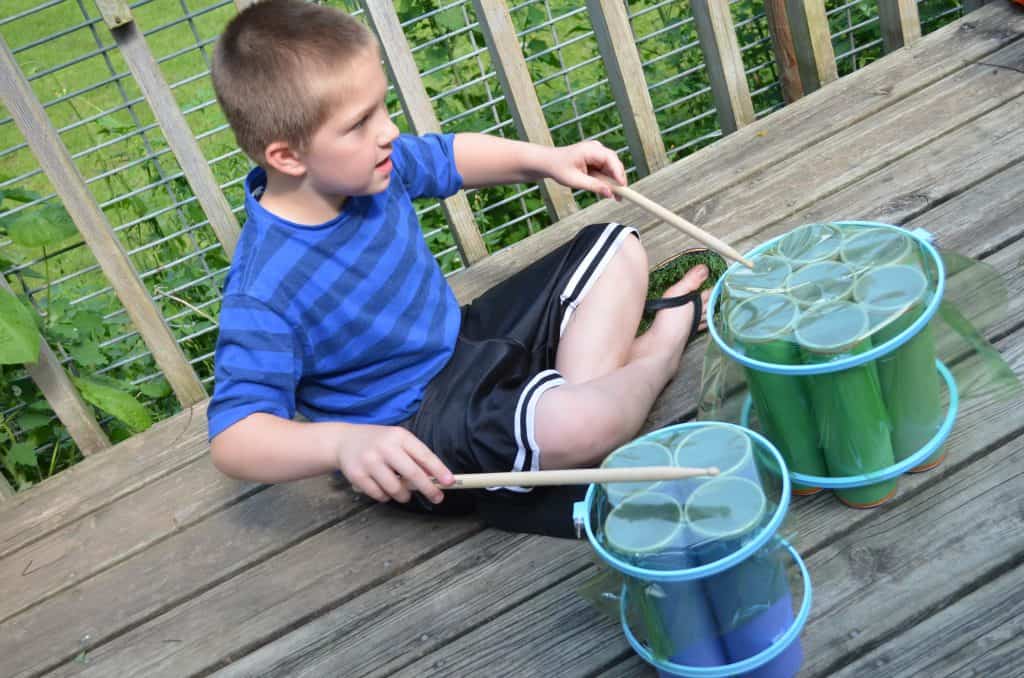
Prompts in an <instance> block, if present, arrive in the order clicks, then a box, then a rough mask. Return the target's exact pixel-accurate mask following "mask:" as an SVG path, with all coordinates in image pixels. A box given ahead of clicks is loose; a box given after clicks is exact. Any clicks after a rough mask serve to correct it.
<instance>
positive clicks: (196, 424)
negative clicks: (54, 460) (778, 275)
mask: <svg viewBox="0 0 1024 678" xmlns="http://www.w3.org/2000/svg"><path fill="white" fill-rule="evenodd" d="M979 61H983V62H984V64H979V63H977V62H979ZM991 64H1000V65H1002V66H1007V67H1006V68H1003V67H999V66H992V65H991ZM1022 65H1024V13H1021V12H1015V11H1013V10H1009V9H1008V8H1006V7H1002V6H993V7H989V8H986V9H984V10H982V11H981V12H979V13H978V14H977V15H973V16H972V17H970V20H969V21H968V22H965V23H961V24H960V25H959V26H954V27H952V28H948V29H943V31H940V32H938V33H937V34H935V35H932V36H929V37H928V38H925V39H923V40H922V41H920V42H919V43H917V44H915V45H914V46H913V47H912V48H910V49H906V50H900V51H898V52H896V53H894V54H893V55H891V56H889V57H886V59H883V60H881V61H880V62H879V63H877V64H874V65H872V66H871V67H869V68H867V69H864V70H863V71H861V72H859V73H858V74H855V75H854V76H851V77H849V78H846V79H844V80H843V81H841V82H839V83H837V84H836V85H833V86H831V87H827V88H825V89H824V90H822V91H820V92H816V93H814V94H812V95H810V96H808V97H805V98H804V99H802V100H801V101H800V102H798V103H797V104H795V105H793V106H791V107H788V108H786V109H783V110H782V111H779V112H777V113H775V114H773V115H771V116H768V117H767V118H766V119H764V120H761V121H758V122H756V123H753V124H752V125H750V126H748V127H746V128H744V129H742V130H740V131H738V132H736V133H735V134H733V135H730V137H729V138H727V139H725V140H723V141H721V142H719V143H717V144H715V145H713V146H712V147H709V148H708V149H705V150H704V151H702V152H701V153H698V154H696V155H695V156H691V157H690V158H687V159H686V160H684V161H681V162H679V163H676V164H674V165H672V166H671V167H669V168H666V169H665V170H663V171H661V172H658V173H656V174H654V175H652V176H650V177H648V178H647V179H645V180H643V181H642V182H638V183H637V187H638V188H639V189H640V190H642V191H643V192H644V193H646V194H647V195H649V196H651V197H652V198H655V199H657V200H661V201H664V202H666V203H667V204H668V205H669V206H670V207H672V208H673V209H675V210H676V211H679V212H681V213H684V214H686V215H687V216H689V217H691V218H692V219H693V220H694V221H696V222H697V223H701V224H703V225H707V226H710V227H711V228H712V230H714V231H715V232H716V233H717V234H718V235H720V236H721V237H724V238H725V239H727V240H732V241H734V243H735V244H739V245H741V246H742V247H744V248H745V247H749V246H751V245H752V244H754V243H755V242H757V241H761V240H764V239H767V238H768V237H771V236H773V235H776V234H778V233H781V232H784V231H785V230H787V229H789V228H791V227H792V226H794V225H796V224H798V223H803V222H806V221H810V220H815V219H827V218H865V219H878V220H883V221H888V222H890V223H893V222H895V223H904V224H906V225H908V226H923V227H926V228H928V229H929V230H931V231H933V232H934V233H935V234H936V236H937V241H938V243H939V244H940V245H943V246H947V247H951V248H952V249H955V250H958V251H961V252H963V253H966V254H970V255H973V256H980V257H984V259H985V261H986V262H987V263H989V264H990V265H992V266H993V267H995V269H996V270H998V271H1000V272H1001V273H1002V274H1003V275H1004V277H1005V279H1006V281H1007V283H1008V285H1009V287H1010V290H1011V295H1010V311H1009V316H1008V317H1007V318H1005V319H1003V320H1002V321H1001V322H999V323H997V324H996V325H994V326H993V327H992V328H989V329H988V332H987V336H989V337H990V338H992V339H994V340H996V341H997V347H998V348H999V349H1000V350H1001V351H1002V352H1003V354H1004V356H1005V357H1006V358H1007V359H1008V361H1009V362H1010V364H1011V366H1012V367H1013V369H1014V370H1015V371H1016V372H1017V373H1018V374H1021V373H1024V322H1022V320H1024V266H1021V265H1020V263H1021V262H1022V261H1024V196H1022V194H1021V192H1020V190H1019V188H1018V187H1019V186H1020V185H1024V134H1022V132H1024V115H1022V113H1024V76H1022V75H1021V74H1020V73H1018V72H1017V71H1016V70H1014V69H1015V68H1020V67H1021V66H1022ZM608 219H616V220H626V221H632V222H634V223H637V224H638V225H640V226H641V227H642V228H643V230H644V232H645V244H646V245H647V246H648V249H649V251H650V252H651V254H652V259H653V260H655V261H656V260H657V259H658V258H659V257H660V256H661V255H662V254H667V253H669V252H671V251H674V250H676V249H679V247H680V246H682V245H687V244H689V243H686V242H684V240H683V238H682V237H681V236H678V235H677V234H675V233H674V232H673V231H671V230H670V229H668V227H665V226H662V225H657V224H654V223H653V222H652V220H651V219H650V218H649V217H647V216H646V215H645V214H641V213H639V212H638V211H637V210H635V209H634V208H632V207H631V206H629V205H620V204H613V203H610V202H608V201H604V202H602V203H599V204H598V205H595V206H592V207H590V208H587V209H586V210H583V211H581V212H580V213H577V214H575V215H573V216H571V217H569V218H568V219H567V220H565V222H564V223H563V224H561V225H559V226H556V227H554V228H553V229H551V230H550V231H546V232H544V233H542V234H539V235H538V236H536V238H539V239H544V238H547V239H549V240H550V241H551V242H555V241H558V240H564V239H566V238H568V237H569V235H570V234H571V233H572V232H574V231H575V230H577V229H578V228H579V227H581V226H582V225H584V224H586V223H589V222H590V221H599V220H602V221H603V220H608ZM538 246H544V243H543V242H541V240H535V241H534V242H532V243H531V242H528V243H527V244H525V245H523V246H519V247H517V248H513V249H514V250H515V252H513V253H499V254H497V255H495V256H494V257H493V259H494V260H499V259H502V258H503V260H502V261H498V263H495V262H494V261H492V260H488V261H484V262H481V263H480V264H479V265H478V266H479V269H478V271H479V273H478V276H479V278H480V280H476V278H474V275H477V274H471V275H468V276H467V275H465V274H460V275H459V276H456V280H455V281H453V282H455V286H456V288H457V289H458V290H459V292H460V294H461V295H462V296H463V298H468V297H470V296H473V295H474V294H475V292H474V290H476V289H477V287H478V286H480V287H482V286H483V285H485V284H486V281H487V279H488V277H489V276H500V275H504V274H505V273H506V272H507V271H508V270H509V269H510V268H515V267H518V266H519V265H520V263H519V262H520V261H521V260H522V258H523V257H526V258H529V257H531V256H533V253H534V252H535V251H536V248H537V247H538ZM471 278H472V280H471ZM705 341H706V339H704V338H702V339H701V340H700V342H699V343H698V345H696V346H695V347H694V348H695V349H697V350H694V351H690V352H688V353H687V356H686V357H685V358H684V367H683V370H682V372H681V376H680V378H679V379H678V380H677V383H676V384H674V385H673V387H672V390H670V392H668V393H666V395H665V396H664V397H663V398H662V401H661V402H660V403H659V410H658V411H657V412H656V413H654V414H652V421H651V422H650V423H652V424H654V423H657V424H663V423H667V422H668V421H671V420H673V419H676V418H678V417H679V416H685V415H687V414H692V412H693V406H694V401H693V395H692V393H687V386H688V385H689V386H690V388H692V386H693V385H694V384H695V383H696V382H697V380H699V363H700V354H701V352H702V350H703V346H704V342H705ZM1022 405H1024V403H1022V402H1020V401H1019V400H1014V401H1003V402H996V403H988V402H983V401H967V402H965V403H964V404H963V406H962V410H961V413H960V416H959V419H958V424H957V427H956V428H955V430H954V432H953V434H952V436H951V439H950V441H949V443H948V449H949V457H948V459H947V461H946V462H945V463H944V464H943V465H942V466H941V467H940V468H939V469H936V470H935V471H932V472H930V473H926V474H919V475H914V476H904V477H902V478H901V480H900V492H899V495H898V496H897V498H896V499H895V500H894V501H893V502H892V503H890V504H888V505H886V506H885V507H882V508H880V509H876V510H874V511H863V512H858V511H853V510H850V509H847V508H845V507H843V506H841V505H839V504H838V503H837V502H836V501H835V500H834V498H832V497H831V496H829V495H828V494H822V495H819V496H816V497H811V498H806V499H803V500H800V501H797V502H796V503H795V505H794V508H793V510H792V514H791V523H792V525H793V526H794V528H795V531H796V534H797V536H796V544H797V546H798V548H799V550H800V551H801V553H802V554H803V556H804V557H805V559H806V560H807V561H808V564H809V566H810V569H811V574H812V578H813V579H814V581H815V593H816V602H815V607H814V613H813V614H814V618H813V620H812V623H811V627H809V628H808V630H807V631H805V633H804V647H805V651H806V654H807V656H808V660H807V663H806V666H805V670H804V671H803V672H802V673H801V675H802V676H803V675H807V676H817V675H833V674H835V673H836V672H837V671H838V670H839V669H841V668H843V667H844V666H847V665H849V667H850V668H848V669H846V674H844V675H872V670H873V667H876V666H885V667H891V668H892V672H893V673H896V672H897V671H898V672H900V673H898V674H897V675H913V674H914V672H915V670H917V671H918V674H917V675H920V670H923V667H925V666H928V667H934V669H935V674H936V675H943V672H944V673H957V672H958V671H961V670H965V668H964V667H967V666H969V667H970V669H971V670H976V669H978V668H979V667H982V668H984V669H985V671H984V672H985V674H986V675H1008V674H1006V673H1005V670H1006V669H1007V667H1012V666H1013V664H1010V663H1008V662H1012V661H1013V660H1014V659H1015V658H1018V657H1019V656H1020V654H1021V652H1022V648H1021V643H1020V641H1019V640H1010V641H1007V642H1003V641H1006V639H1007V638H1009V637H1010V635H1011V634H1012V633H1013V632H1014V631H1018V630H1019V628H1020V626H1021V615H1020V604H1021V603H1020V600H1019V599H1018V598H1012V597H1010V598H1007V597H1006V596H1003V597H1004V598H1007V601H1006V602H1005V603H1003V604H1001V603H1000V594H1001V592H1003V591H1007V590H1012V589H1013V585H1018V587H1019V583H1020V581H1019V575H1015V574H1014V566H1015V565H1017V564H1019V563H1020V562H1021V561H1022V560H1024V538H1022V537H1021V536H1020V534H1024V532H1022V531H1021V530H1020V527H1021V526H1020V524H1019V523H1020V521H1021V516H1020V515H1019V514H1020V511H1019V508H1018V506H1017V503H1016V502H1017V501H1018V500H1017V499H1016V497H1017V496H1019V494H1020V489H1021V488H1020V487H1019V484H1020V482H1022V481H1021V479H1020V476H1021V474H1020V470H1021V468H1022V467H1021V465H1020V462H1017V461H1016V459H1017V457H1019V454H1020V449H1019V448H1020V447H1021V446H1022V442H1021V441H1022V438H1021V435H1022V433H1024V422H1022V421H1021V419H1020V416H1019V413H1020V411H1021V406H1022ZM204 415H205V413H204V412H202V410H201V407H200V408H197V409H196V414H195V416H194V417H193V420H192V421H191V422H189V421H188V418H187V417H180V418H176V419H175V420H173V421H171V422H165V423H164V424H163V425H161V426H162V428H159V429H157V430H156V432H155V433H153V434H149V435H152V436H153V437H149V436H147V437H146V439H145V442H144V443H143V442H138V443H132V442H131V441H129V443H126V444H124V445H122V446H119V447H118V448H115V450H112V451H108V452H105V453H104V454H102V455H98V456H97V457H94V458H91V459H89V460H87V461H86V462H85V463H83V464H82V465H80V466H79V467H76V468H75V469H72V470H70V471H69V472H67V473H65V474H62V476H59V477H58V478H57V479H55V480H54V481H52V482H51V483H47V484H44V485H43V486H41V487H39V488H37V489H35V490H32V491H31V492H29V493H26V494H25V495H20V496H19V497H17V498H15V499H13V500H10V501H8V502H6V503H5V504H4V506H3V507H2V508H0V581H10V580H11V578H12V577H13V578H14V580H15V581H18V580H25V577H29V580H27V581H26V583H25V585H24V586H19V587H18V588H15V589H12V591H11V594H10V595H4V596H2V597H0V620H5V621H2V622H0V654H2V656H3V657H4V659H3V662H2V664H3V669H4V670H3V673H4V675H7V674H8V673H10V674H11V675H19V676H22V675H24V676H29V675H40V674H42V673H45V672H51V670H52V673H53V674H54V675H80V674H85V675H102V676H106V675H111V674H126V675H136V674H137V675H147V676H150V675H152V676H157V675H173V676H179V675H195V674H205V673H208V672H211V671H217V672H218V674H219V675H222V676H242V675H261V676H262V675H281V676H283V675H288V676H292V675H309V676H313V675H412V674H413V673H415V674H416V675H439V676H449V675H473V674H483V675H490V674H494V673H495V672H496V671H500V673H502V674H503V675H554V674H558V675H597V674H600V675H617V676H625V675H631V676H641V675H642V676H650V675H652V674H653V671H652V670H651V669H650V668H649V667H647V666H646V665H644V664H643V662H641V661H640V660H638V659H637V658H636V657H635V656H633V654H632V652H631V651H630V649H629V647H628V645H627V644H626V642H625V639H624V638H623V637H622V634H621V631H620V630H619V629H618V628H617V626H616V625H615V624H614V623H613V622H611V621H610V620H608V619H605V618H603V617H602V616H601V615H600V614H598V613H597V612H596V611H594V610H592V609H591V608H589V607H588V606H587V605H586V604H585V603H584V602H583V601H582V600H580V599H579V598H578V596H577V595H576V593H575V588H576V586H577V585H578V584H579V583H581V582H582V581H585V580H586V579H587V578H588V577H589V576H590V573H591V572H592V571H593V568H592V566H591V560H592V556H591V554H590V549H589V547H588V546H587V545H586V544H585V543H575V542H564V541H556V540H549V539H542V538H536V537H523V536H517V535H508V534H501V533H497V532H494V531H489V530H481V528H480V526H479V525H478V524H477V523H476V522H475V521H473V520H454V521H430V520H425V519H423V518H421V517H417V516H410V515H406V514H403V513H400V512H397V511H395V510H393V509H390V508H387V507H375V506H372V507H367V505H366V504H365V503H364V502H365V500H361V501H358V502H357V501H354V498H353V495H352V494H351V493H349V492H347V491H344V490H339V489H331V488H329V483H327V481H324V480H323V479H315V480H310V481H305V482H302V483H294V484H289V485H281V486H274V487H262V486H250V485H246V484H243V483H234V482H233V481H228V480H227V479H224V478H221V477H220V476H219V475H217V474H216V472H215V471H214V470H213V469H212V468H211V467H210V464H209V460H208V459H206V458H205V456H204V455H205V453H206V442H205V433H206V431H205V425H204V422H203V419H205V416H204ZM135 440H137V441H138V440H140V439H139V438H137V439H135ZM72 482H73V483H74V487H75V490H76V491H78V492H81V493H82V494H83V496H82V499H81V503H79V502H78V501H76V500H75V498H74V496H73V494H72V493H69V492H68V491H67V487H68V486H69V485H68V483H72ZM993 502H995V504H994V503H993ZM141 516H144V518H142V517H141ZM12 518H13V520H12ZM937 521H942V524H943V525H944V526H949V525H952V526H954V527H955V528H956V530H954V531H947V532H944V533H943V532H937V531H936V524H937ZM971 525H981V526H982V528H981V529H975V530H974V533H970V530H969V529H967V528H969V527H970V526H971ZM1004 530H1013V531H1015V533H1016V534H1005V533H1004ZM879 554H882V555H879ZM950 557H952V559H953V560H954V561H955V562H950ZM927 567H935V568H941V570H935V571H934V574H933V575H932V576H928V572H929V570H927V569H926V568H927ZM23 573H25V574H24V575H23ZM33 575H34V576H33ZM936 577H938V578H939V579H941V580H942V581H940V582H938V583H936ZM1014 577H1016V578H1014ZM5 593H6V590H5ZM12 615H13V616H12ZM880 617H881V618H880ZM993 619H997V620H1002V621H1000V622H998V623H993V621H992V620H993ZM957 620H962V621H963V623H964V624H966V625H967V626H968V628H970V629H972V633H974V634H975V635H976V636H977V637H978V638H980V639H981V640H980V641H979V643H977V644H974V645H972V644H969V643H966V642H960V641H957V644H945V645H943V646H942V648H937V647H936V646H935V643H934V638H935V636H934V635H933V634H934V633H935V632H936V631H938V632H942V631H943V630H945V629H948V628H950V627H951V626H952V625H954V624H955V623H956V621H957ZM85 635H88V636H89V637H90V639H89V640H88V642H86V643H85V644H84V645H82V644H80V642H79V641H80V639H81V638H82V637H83V636H85ZM922 647H924V648H927V647H932V648H933V651H932V652H928V653H927V654H924V651H923V650H920V648H922ZM910 648H917V649H915V650H914V653H911V655H912V656H913V657H916V658H917V659H916V661H911V660H909V659H908V660H907V661H905V662H904V661H902V656H903V654H906V653H907V651H908V650H909V649H910ZM82 649H84V650H86V653H85V655H84V657H83V658H82V661H74V657H75V656H76V655H78V653H79V651H80V650H82ZM925 660H927V662H930V663H923V662H924V661H925ZM879 662H881V664H880V663H879ZM856 667H859V668H860V671H859V672H858V671H857V670H855V668H856ZM1000 671H1004V673H1002V674H1001V673H1000ZM885 672H886V675H888V669H885Z"/></svg>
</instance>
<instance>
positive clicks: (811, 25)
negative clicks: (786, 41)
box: [786, 0, 839, 94]
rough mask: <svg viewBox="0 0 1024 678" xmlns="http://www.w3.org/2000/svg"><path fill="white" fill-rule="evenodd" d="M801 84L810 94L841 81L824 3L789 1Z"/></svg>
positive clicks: (810, 0) (805, 91)
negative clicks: (837, 80)
mask: <svg viewBox="0 0 1024 678" xmlns="http://www.w3.org/2000/svg"><path fill="white" fill-rule="evenodd" d="M786 13H787V15H788V16H789V25H790V30H791V31H792V33H793V44H794V46H795V47H796V59H797V64H798V65H799V68H800V80H801V82H802V83H803V90H804V93H805V94H809V93H811V92H813V91H814V90H816V89H818V88H819V87H821V86H823V85H827V84H828V83H830V82H832V81H833V80H835V79H837V78H838V77H839V72H838V71H837V70H836V53H835V50H833V49H832V35H831V33H830V32H829V29H828V17H827V16H826V15H825V3H824V0H786Z"/></svg>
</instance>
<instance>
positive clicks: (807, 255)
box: [776, 224, 843, 270]
mask: <svg viewBox="0 0 1024 678" xmlns="http://www.w3.org/2000/svg"><path fill="white" fill-rule="evenodd" d="M842 244H843V236H842V233H840V231H839V229H838V228H836V227H835V226H833V225H832V224H807V225H806V226H801V227H800V228H797V229H794V230H793V231H790V232H789V233H788V234H787V235H786V236H785V237H783V238H782V240H780V241H779V244H778V246H777V247H776V251H777V253H778V255H779V256H780V257H783V258H785V259H788V260H789V263H790V265H791V266H792V267H793V269H794V270H795V269H797V268H800V267H801V266H806V265H807V264H813V263H814V262H816V261H827V260H829V259H833V260H838V259H839V249H840V248H841V247H842Z"/></svg>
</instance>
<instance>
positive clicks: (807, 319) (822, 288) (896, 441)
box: [708, 221, 958, 508]
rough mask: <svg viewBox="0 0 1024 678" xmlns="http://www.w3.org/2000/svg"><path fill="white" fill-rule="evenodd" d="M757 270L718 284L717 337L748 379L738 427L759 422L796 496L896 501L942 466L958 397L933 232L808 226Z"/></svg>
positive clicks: (755, 255) (763, 251)
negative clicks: (936, 332) (945, 349)
mask: <svg viewBox="0 0 1024 678" xmlns="http://www.w3.org/2000/svg"><path fill="white" fill-rule="evenodd" d="M748 258H750V259H751V260H752V261H753V263H754V269H753V270H750V269H747V268H744V267H741V266H739V265H738V264H737V265H733V266H732V267H731V268H730V269H729V270H728V271H727V272H726V274H725V275H724V276H723V277H722V279H721V280H719V282H718V284H717V285H716V286H715V288H714V290H713V292H712V294H711V299H710V303H709V309H708V318H709V320H708V328H709V331H710V332H711V335H712V337H713V338H714V341H715V342H716V344H717V346H718V347H719V348H720V349H721V350H722V351H723V352H724V353H725V354H726V355H727V356H728V357H729V358H731V359H732V360H733V361H735V362H736V363H739V364H740V365H742V367H743V370H744V374H745V377H746V385H747V389H748V391H749V394H748V396H747V400H746V402H745V404H744V407H743V410H742V412H743V414H742V416H741V418H740V423H741V424H743V425H744V426H746V425H748V423H749V419H750V417H749V414H750V411H751V409H752V410H753V411H754V412H755V413H756V415H757V426H758V428H759V429H760V430H761V431H762V432H763V433H764V435H765V436H766V437H767V438H768V439H769V440H770V441H771V442H772V443H774V445H775V446H776V447H777V448H778V450H779V451H780V452H781V453H782V456H783V457H784V458H785V460H786V462H787V464H788V468H789V471H790V475H791V476H792V479H793V488H794V489H793V491H794V492H795V493H796V494H811V493H814V492H817V491H818V490H819V489H821V488H829V489H833V490H835V491H836V494H837V496H838V497H839V499H840V500H842V501H843V502H844V503H846V504H848V505H850V506H854V507H858V508H867V507H871V506H877V505H879V504H881V503H883V502H885V501H887V500H888V499H890V498H891V497H893V496H894V495H895V493H896V483H897V476H899V475H900V474H902V473H904V472H907V471H910V472H917V471H924V470H927V469H929V468H933V467H934V466H936V465H938V464H939V463H941V461H942V458H943V452H942V450H941V446H942V444H943V442H944V441H945V439H946V437H947V436H948V435H949V431H950V430H951V429H952V426H953V421H954V419H955V417H956V409H957V402H958V395H957V389H956V384H955V382H954V380H953V377H952V375H951V374H950V373H949V371H948V370H947V369H946V367H945V365H943V364H942V363H941V362H940V361H938V360H937V359H936V350H935V339H934V337H933V334H932V328H931V325H930V321H931V319H932V317H933V316H934V315H935V313H936V311H937V310H938V308H939V304H940V302H941V300H942V294H943V289H944V284H945V272H944V269H943V263H942V259H941V258H940V256H939V254H938V252H937V251H936V250H935V248H934V247H933V246H932V245H931V243H930V242H929V241H928V239H927V234H926V233H923V232H920V231H918V232H907V231H904V230H903V229H900V228H897V227H895V226H890V225H887V224H879V223H872V222H858V221H847V222H836V223H828V224H809V225H806V226H801V227H799V228H797V229H794V230H793V231H791V232H789V233H787V234H785V235H783V236H780V237H778V238H775V239H773V240H771V241H769V242H766V243H764V244H763V245H761V246H759V247H757V248H756V249H754V250H753V251H752V252H751V253H750V254H749V255H748ZM943 384H945V387H946V390H947V391H948V394H949V397H948V400H949V405H948V406H947V407H945V408H944V407H943V399H942V386H943Z"/></svg>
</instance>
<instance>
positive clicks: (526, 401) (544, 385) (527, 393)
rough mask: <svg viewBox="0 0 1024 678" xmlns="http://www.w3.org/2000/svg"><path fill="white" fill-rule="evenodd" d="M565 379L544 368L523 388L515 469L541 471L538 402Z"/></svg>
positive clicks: (516, 489)
mask: <svg viewBox="0 0 1024 678" xmlns="http://www.w3.org/2000/svg"><path fill="white" fill-rule="evenodd" d="M564 383H565V379H564V378H562V375H561V374H559V373H558V371H557V370H544V371H543V372H538V373H537V374H536V375H534V377H533V379H531V380H530V382H529V383H528V384H527V385H526V388H524V389H523V391H522V394H521V395H520V396H519V402H518V403H516V421H515V437H516V459H515V462H514V463H513V464H512V470H513V471H539V470H540V448H539V447H538V445H537V439H536V437H534V419H535V418H536V411H537V402H538V401H539V400H540V397H541V396H542V395H544V393H546V392H547V391H548V390H549V389H552V388H554V387H556V386H561V385H562V384H564ZM527 452H529V468H526V466H527ZM487 489H488V490H498V489H504V490H511V491H513V492H529V491H530V489H532V488H529V487H489V488H487Z"/></svg>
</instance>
